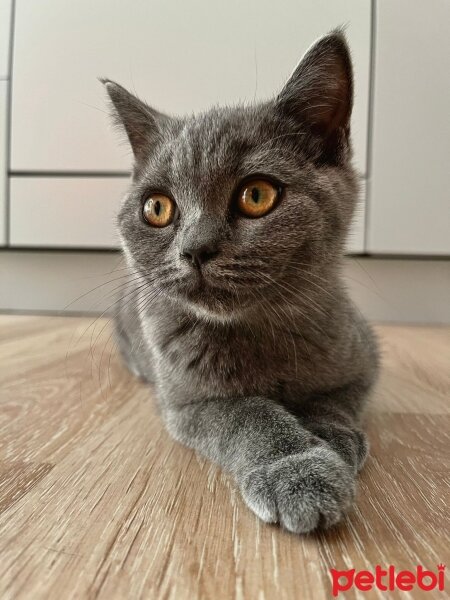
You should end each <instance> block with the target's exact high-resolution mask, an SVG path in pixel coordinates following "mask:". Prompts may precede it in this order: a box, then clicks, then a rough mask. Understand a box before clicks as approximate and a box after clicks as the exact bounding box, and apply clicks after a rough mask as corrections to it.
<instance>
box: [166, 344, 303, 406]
mask: <svg viewBox="0 0 450 600" xmlns="http://www.w3.org/2000/svg"><path fill="white" fill-rule="evenodd" d="M295 361H296V349H294V348H292V347H291V348H290V353H289V349H288V348H287V347H284V346H281V347H278V346H274V345H273V344H271V343H270V342H268V341H265V340H252V339H248V338H239V337H236V336H234V337H233V338H232V339H229V338H227V337H226V336H223V335H222V336H220V335H217V336H208V337H206V336H202V335H201V334H200V335H192V336H189V335H187V336H183V337H179V338H178V339H172V340H171V342H170V343H168V344H165V345H161V347H160V348H159V352H158V369H157V370H158V375H157V378H158V379H159V380H160V382H161V385H162V387H163V388H170V389H174V388H176V389H177V390H178V393H184V394H188V395H195V396H198V395H200V396H211V395H217V396H227V397H229V396H230V395H233V394H238V395H261V394H271V395H273V393H275V391H276V389H277V387H278V386H279V381H280V379H288V380H289V379H292V377H293V375H294V373H295V370H296V362H295ZM297 369H298V365H297Z"/></svg>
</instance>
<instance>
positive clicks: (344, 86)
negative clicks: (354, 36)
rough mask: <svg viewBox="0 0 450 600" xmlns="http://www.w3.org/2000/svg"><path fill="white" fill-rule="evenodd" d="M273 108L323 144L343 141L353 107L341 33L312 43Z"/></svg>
mask: <svg viewBox="0 0 450 600" xmlns="http://www.w3.org/2000/svg"><path fill="white" fill-rule="evenodd" d="M276 105H277V107H278V108H279V109H280V110H281V111H282V112H283V113H284V114H285V115H287V116H289V117H290V118H292V119H294V120H301V122H302V123H305V124H306V125H308V126H309V127H310V128H311V130H312V131H313V132H314V133H316V134H318V135H319V136H320V137H321V138H322V139H323V140H325V141H326V144H327V147H332V146H333V144H337V143H341V142H342V141H343V139H345V140H346V139H347V138H348V135H349V131H350V116H351V112H352V105H353V73H352V63H351V58H350V52H349V49H348V46H347V41H346V39H345V35H344V34H343V32H342V31H341V30H336V31H332V32H331V33H330V34H328V35H326V36H325V37H323V38H321V39H320V40H319V41H318V42H316V43H315V44H314V45H313V46H312V47H311V48H310V49H309V50H308V52H307V53H306V54H305V56H304V57H303V59H302V60H301V61H300V63H299V65H298V66H297V67H296V69H295V70H294V72H293V74H292V75H291V77H290V78H289V80H288V82H287V83H286V84H285V86H284V88H283V89H282V91H281V93H280V94H279V96H278V98H277V100H276Z"/></svg>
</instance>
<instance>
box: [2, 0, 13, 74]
mask: <svg viewBox="0 0 450 600" xmlns="http://www.w3.org/2000/svg"><path fill="white" fill-rule="evenodd" d="M11 8H12V0H0V79H8V77H9V47H10V35H11Z"/></svg>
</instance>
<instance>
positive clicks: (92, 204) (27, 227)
mask: <svg viewBox="0 0 450 600" xmlns="http://www.w3.org/2000/svg"><path fill="white" fill-rule="evenodd" d="M127 183H128V181H127V179H126V178H122V177H73V178H71V177H12V178H11V189H10V197H11V214H10V245H11V246H12V247H36V248H39V247H45V248H116V247H118V238H117V235H116V226H115V216H116V213H117V209H118V207H119V204H120V200H121V198H122V196H123V194H124V191H125V188H126V186H127Z"/></svg>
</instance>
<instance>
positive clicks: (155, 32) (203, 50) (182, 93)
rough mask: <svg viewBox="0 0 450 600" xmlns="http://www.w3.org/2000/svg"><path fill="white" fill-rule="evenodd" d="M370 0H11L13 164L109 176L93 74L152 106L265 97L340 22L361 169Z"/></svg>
mask: <svg viewBox="0 0 450 600" xmlns="http://www.w3.org/2000/svg"><path fill="white" fill-rule="evenodd" d="M370 5H371V2H370V0H333V2H329V1H328V0H279V1H277V2H274V1H273V0H259V1H258V2H255V1H254V0H229V1H227V2H224V1H222V0H186V1H185V2H180V1H177V0H165V1H164V2H161V1H160V0H133V1H131V2H130V1H129V0H116V1H114V2H111V1H110V0H96V1H95V2H92V0H77V1H76V2H74V1H73V0H40V1H39V2H31V1H29V0H28V1H27V0H16V16H15V43H14V81H13V102H12V170H13V171H15V172H20V171H31V172H72V171H78V172H83V173H84V172H113V171H115V172H121V171H127V170H128V169H129V167H130V153H129V151H128V148H127V147H126V146H124V145H122V146H119V145H118V144H117V138H116V136H114V134H113V133H112V131H111V127H110V125H109V119H108V116H107V115H106V111H107V108H106V96H105V93H104V90H103V89H102V86H101V85H100V83H99V82H98V81H97V78H98V77H99V76H103V77H104V76H106V77H109V78H111V79H115V80H117V81H118V82H120V83H122V84H123V85H124V86H126V87H128V88H130V89H131V90H132V91H135V92H136V93H137V94H138V95H139V96H140V97H142V98H145V99H146V100H147V101H148V102H149V103H151V104H153V105H154V106H156V107H159V108H161V109H163V110H166V111H168V112H173V113H181V114H184V113H189V112H192V111H194V110H200V109H205V108H207V107H209V106H211V105H213V104H216V103H221V104H223V103H235V102H237V101H239V100H243V101H246V102H249V101H253V100H254V99H255V98H256V99H262V98H268V97H271V96H273V95H274V94H275V93H276V92H277V91H278V90H279V89H280V87H281V86H282V84H283V83H284V81H285V80H286V78H287V77H288V76H289V74H290V73H291V71H292V70H293V68H294V67H295V65H296V63H297V62H298V60H299V59H300V57H301V55H302V54H303V53H304V52H305V50H306V49H307V48H308V47H309V45H310V44H311V43H312V42H313V41H315V39H316V38H317V37H319V36H321V35H323V34H325V33H326V32H328V31H329V30H331V29H333V28H335V27H337V26H340V25H342V24H347V31H348V37H349V41H350V45H351V48H352V52H353V57H354V63H355V74H356V105H355V111H354V118H353V133H354V140H355V146H356V163H357V166H358V168H359V170H360V171H361V173H365V170H366V145H367V113H368V87H369V86H368V82H369V64H370Z"/></svg>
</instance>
